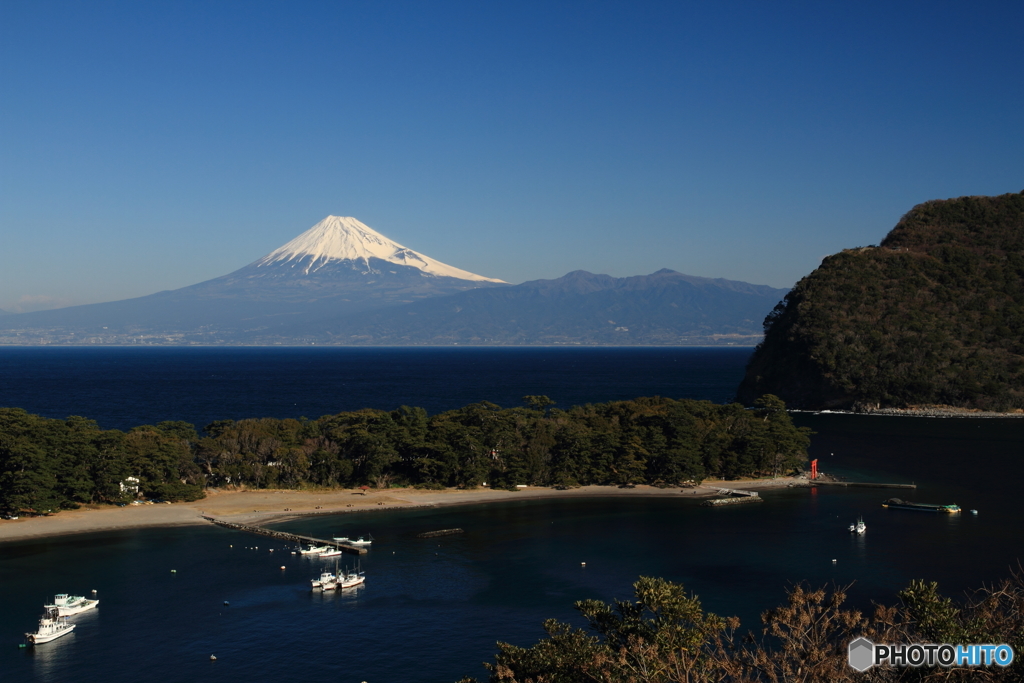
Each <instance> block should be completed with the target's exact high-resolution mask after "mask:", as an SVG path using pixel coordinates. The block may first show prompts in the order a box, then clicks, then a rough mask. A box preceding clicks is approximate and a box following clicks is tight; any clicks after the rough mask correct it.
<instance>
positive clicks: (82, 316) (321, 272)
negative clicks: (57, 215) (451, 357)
mask: <svg viewBox="0 0 1024 683" xmlns="http://www.w3.org/2000/svg"><path fill="white" fill-rule="evenodd" d="M502 286H508V285H507V283H505V282H503V281H502V280H498V279H496V278H488V277H484V276H482V275H477V274H476V273H471V272H469V271H466V270H462V269H460V268H456V267H454V266H450V265H448V264H446V263H442V262H440V261H438V260H436V259H433V258H431V257H429V256H425V255H423V254H421V253H419V252H417V251H413V250H412V249H409V248H408V247H405V246H403V245H401V244H398V243H397V242H395V241H393V240H390V239H388V238H387V237H385V236H384V235H381V234H380V233H379V232H377V231H376V230H374V229H372V228H370V227H369V226H367V225H365V224H364V223H361V222H360V221H358V220H356V219H355V218H350V217H343V216H328V217H327V218H324V219H323V220H322V221H320V222H319V223H317V224H316V225H314V226H313V227H312V228H310V229H309V230H307V231H306V232H304V233H302V234H301V235H299V236H298V237H296V238H295V239H293V240H291V241H290V242H288V243H287V244H285V245H283V246H281V247H280V248H278V249H275V250H274V251H272V252H270V253H269V254H267V255H266V256H264V257H263V258H260V259H258V260H256V261H255V262H253V263H250V264H249V265H247V266H245V267H243V268H240V269H238V270H236V271H234V272H233V273H229V274H227V275H223V276H221V277H218V278H214V279H212V280H207V281H205V282H200V283H198V284H195V285H190V286H188V287H183V288H181V289H176V290H171V291H164V292H157V293H156V294H150V295H148V296H143V297H138V298H134V299H125V300H122V301H111V302H107V303H101V304H88V305H84V306H72V307H69V308H61V309H55V310H49V311H37V312H34V313H22V314H8V315H4V316H2V318H3V323H2V324H0V329H4V330H18V331H19V332H20V335H19V336H23V337H24V339H25V341H26V342H27V343H34V342H33V341H31V340H36V341H43V339H42V338H41V337H49V341H52V342H64V343H69V342H70V343H89V342H88V341H87V340H89V339H96V340H97V341H99V340H100V339H104V340H107V339H109V340H115V339H116V340H117V341H118V342H121V343H124V342H130V341H131V340H132V338H135V339H138V338H140V337H141V338H146V337H149V336H156V337H160V338H162V339H159V340H156V341H163V342H164V343H167V342H175V341H177V342H179V343H189V342H192V343H237V341H238V339H239V338H240V337H243V338H245V339H249V338H251V337H253V336H256V337H261V338H262V337H272V338H275V339H280V338H282V337H284V338H287V337H288V336H289V334H290V333H289V332H288V329H289V328H291V327H293V326H295V325H301V326H303V327H307V326H308V327H313V328H315V327H316V321H317V320H319V319H320V318H324V317H329V318H336V317H338V316H347V315H352V314H356V313H360V312H362V311H367V310H377V309H381V308H386V307H388V306H395V305H401V304H410V303H413V302H416V301H418V300H421V299H426V298H432V297H437V296H445V295H449V294H455V293H458V292H463V291H466V290H469V289H475V288H479V287H502ZM2 336H3V337H4V338H5V340H7V341H8V343H10V339H11V337H10V334H3V335H2ZM15 343H17V340H15ZM107 343H110V342H107Z"/></svg>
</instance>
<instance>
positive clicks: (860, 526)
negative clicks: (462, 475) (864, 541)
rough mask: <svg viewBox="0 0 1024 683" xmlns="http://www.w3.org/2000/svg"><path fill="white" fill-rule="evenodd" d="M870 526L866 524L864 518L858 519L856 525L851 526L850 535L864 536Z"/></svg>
mask: <svg viewBox="0 0 1024 683" xmlns="http://www.w3.org/2000/svg"><path fill="white" fill-rule="evenodd" d="M867 528H868V525H867V524H865V523H864V518H863V517H858V518H857V522H856V523H855V524H851V525H850V533H854V534H862V533H864V532H865V531H867Z"/></svg>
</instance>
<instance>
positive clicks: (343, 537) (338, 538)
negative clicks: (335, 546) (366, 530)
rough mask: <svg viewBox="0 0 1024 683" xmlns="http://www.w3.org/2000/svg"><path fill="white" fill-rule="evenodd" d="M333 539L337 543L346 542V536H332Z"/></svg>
mask: <svg viewBox="0 0 1024 683" xmlns="http://www.w3.org/2000/svg"><path fill="white" fill-rule="evenodd" d="M334 540H335V541H337V542H338V543H348V536H334Z"/></svg>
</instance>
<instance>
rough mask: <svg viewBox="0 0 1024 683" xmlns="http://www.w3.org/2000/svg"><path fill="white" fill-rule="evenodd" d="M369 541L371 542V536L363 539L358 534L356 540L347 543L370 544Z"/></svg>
mask: <svg viewBox="0 0 1024 683" xmlns="http://www.w3.org/2000/svg"><path fill="white" fill-rule="evenodd" d="M371 543H373V536H370V538H369V539H368V540H364V539H363V537H362V536H360V537H359V538H357V539H356V540H354V541H349V542H348V544H349V545H358V546H365V545H370V544H371Z"/></svg>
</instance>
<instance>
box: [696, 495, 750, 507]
mask: <svg viewBox="0 0 1024 683" xmlns="http://www.w3.org/2000/svg"><path fill="white" fill-rule="evenodd" d="M763 502H764V499H763V498H761V497H760V496H738V497H735V498H712V499H710V500H705V501H704V502H703V503H701V505H702V506H703V507H719V506H720V505H744V504H747V503H763Z"/></svg>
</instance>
